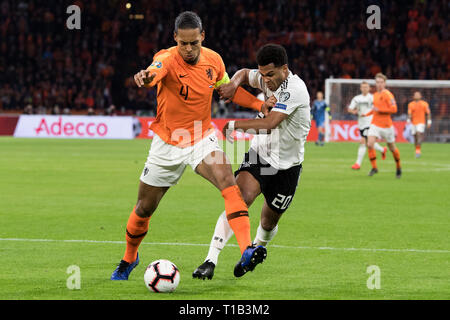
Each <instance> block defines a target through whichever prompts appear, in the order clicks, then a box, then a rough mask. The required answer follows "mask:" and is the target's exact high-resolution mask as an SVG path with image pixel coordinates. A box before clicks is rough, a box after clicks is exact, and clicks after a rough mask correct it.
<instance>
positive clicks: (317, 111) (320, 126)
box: [311, 91, 331, 146]
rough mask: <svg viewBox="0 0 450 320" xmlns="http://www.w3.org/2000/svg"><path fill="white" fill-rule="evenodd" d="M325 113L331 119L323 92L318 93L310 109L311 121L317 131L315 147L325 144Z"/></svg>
mask: <svg viewBox="0 0 450 320" xmlns="http://www.w3.org/2000/svg"><path fill="white" fill-rule="evenodd" d="M325 112H328V115H329V116H330V118H331V114H330V108H329V107H328V106H327V104H326V102H325V100H323V92H322V91H318V92H317V94H316V100H314V103H313V106H312V109H311V113H312V116H313V119H314V121H315V122H316V127H317V131H318V132H319V136H318V138H317V141H316V146H323V145H324V144H325V142H324V140H325Z"/></svg>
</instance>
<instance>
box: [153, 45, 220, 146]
mask: <svg viewBox="0 0 450 320" xmlns="http://www.w3.org/2000/svg"><path fill="white" fill-rule="evenodd" d="M147 70H148V71H150V74H152V73H156V76H155V78H154V79H153V81H152V82H151V83H150V84H148V85H146V86H147V87H149V86H154V85H157V86H158V91H157V98H156V99H157V103H158V107H157V112H156V119H155V121H154V122H153V123H152V124H151V126H150V129H151V130H153V131H154V132H155V133H156V134H158V136H159V137H160V138H161V139H162V140H164V141H165V142H167V143H169V144H172V145H177V146H179V147H186V146H190V145H193V144H195V143H197V142H198V141H200V140H201V139H202V138H203V137H205V136H206V135H208V134H210V133H211V132H213V126H212V124H211V99H212V95H213V91H214V88H215V87H218V86H219V85H221V84H222V83H226V82H229V78H228V75H227V73H226V71H225V65H224V63H223V60H222V58H221V57H220V55H219V54H218V53H216V52H214V51H213V50H210V49H208V48H205V47H202V49H201V53H200V58H199V61H198V62H197V64H195V65H190V64H188V63H186V62H185V61H184V60H183V58H182V57H181V56H180V54H179V53H178V50H177V48H176V47H171V48H169V49H167V50H166V49H165V50H161V51H159V52H158V53H157V54H156V55H155V56H154V57H153V63H152V64H151V65H150V66H149V67H148V68H147ZM194 122H196V125H195V130H194ZM194 131H195V132H194Z"/></svg>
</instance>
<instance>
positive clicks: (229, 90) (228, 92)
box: [217, 82, 237, 103]
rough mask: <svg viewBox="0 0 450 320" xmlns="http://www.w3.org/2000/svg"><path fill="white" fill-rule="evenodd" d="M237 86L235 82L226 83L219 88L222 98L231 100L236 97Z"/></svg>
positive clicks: (226, 100)
mask: <svg viewBox="0 0 450 320" xmlns="http://www.w3.org/2000/svg"><path fill="white" fill-rule="evenodd" d="M236 89H237V86H236V85H235V84H234V83H233V82H229V83H224V84H222V85H221V86H220V87H219V88H217V92H218V93H219V96H220V98H221V99H223V100H225V102H227V103H228V102H231V99H232V98H233V97H234V94H235V93H236Z"/></svg>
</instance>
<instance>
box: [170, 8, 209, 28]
mask: <svg viewBox="0 0 450 320" xmlns="http://www.w3.org/2000/svg"><path fill="white" fill-rule="evenodd" d="M197 28H199V29H200V32H202V31H203V27H202V20H201V19H200V17H199V16H198V14H196V13H195V12H193V11H184V12H182V13H180V14H179V15H178V17H177V18H176V19H175V32H178V29H197Z"/></svg>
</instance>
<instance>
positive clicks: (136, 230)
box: [123, 207, 150, 263]
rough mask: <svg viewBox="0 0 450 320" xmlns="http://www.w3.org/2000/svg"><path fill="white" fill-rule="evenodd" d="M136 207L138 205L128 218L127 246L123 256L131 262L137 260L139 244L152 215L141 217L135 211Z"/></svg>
mask: <svg viewBox="0 0 450 320" xmlns="http://www.w3.org/2000/svg"><path fill="white" fill-rule="evenodd" d="M135 209H136V207H134V208H133V211H132V212H131V214H130V218H128V223H127V230H126V240H127V248H126V249H125V255H124V256H123V260H125V261H126V262H129V263H132V262H134V261H135V260H136V256H137V251H138V248H139V245H140V244H141V242H142V240H143V239H144V237H145V235H146V234H147V231H148V223H149V221H150V217H148V218H141V217H139V216H138V215H137V214H136V212H135V211H134V210H135Z"/></svg>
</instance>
